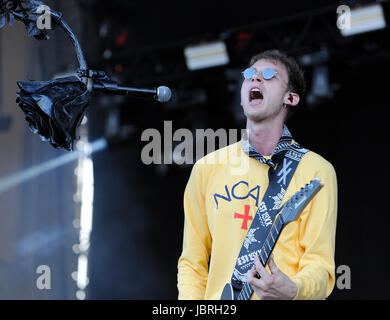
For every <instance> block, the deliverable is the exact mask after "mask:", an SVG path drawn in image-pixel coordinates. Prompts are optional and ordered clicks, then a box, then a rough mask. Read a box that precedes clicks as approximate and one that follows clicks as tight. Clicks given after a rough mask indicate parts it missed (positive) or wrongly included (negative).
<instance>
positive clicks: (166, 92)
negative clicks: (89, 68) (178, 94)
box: [92, 82, 172, 103]
mask: <svg viewBox="0 0 390 320" xmlns="http://www.w3.org/2000/svg"><path fill="white" fill-rule="evenodd" d="M92 87H93V89H96V90H101V91H104V92H107V93H113V94H122V95H128V94H129V93H132V92H135V93H141V94H143V93H145V94H153V95H154V99H156V100H157V101H159V102H161V103H165V102H168V101H169V100H170V99H171V96H172V91H171V89H169V88H168V87H166V86H160V87H158V88H154V89H143V88H133V87H125V86H119V85H118V84H116V83H113V82H100V83H94V84H93V85H92Z"/></svg>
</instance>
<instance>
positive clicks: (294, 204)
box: [221, 178, 322, 300]
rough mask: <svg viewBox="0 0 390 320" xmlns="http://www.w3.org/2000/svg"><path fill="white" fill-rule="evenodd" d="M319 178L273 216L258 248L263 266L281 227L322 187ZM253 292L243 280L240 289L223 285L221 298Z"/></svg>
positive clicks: (242, 296) (247, 296)
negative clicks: (272, 220)
mask: <svg viewBox="0 0 390 320" xmlns="http://www.w3.org/2000/svg"><path fill="white" fill-rule="evenodd" d="M320 181H321V179H320V178H316V179H314V180H312V181H310V183H309V184H306V185H305V187H304V188H301V189H300V190H299V191H298V192H296V193H295V194H294V195H293V196H292V197H291V198H290V199H289V200H288V201H287V202H286V203H285V204H284V205H283V206H282V207H281V208H280V213H279V214H278V215H277V217H276V218H275V222H274V224H273V225H272V227H271V230H270V231H269V233H268V235H267V238H266V239H265V241H264V244H263V246H262V247H261V249H260V254H259V258H260V261H261V263H262V265H263V266H264V267H265V266H266V264H267V261H268V258H269V257H270V255H271V252H272V250H273V248H274V246H275V244H276V241H277V240H278V238H279V235H280V233H281V231H282V229H283V228H284V227H285V226H286V225H287V224H288V223H290V222H291V221H293V220H296V219H298V217H299V215H300V213H301V211H302V210H303V208H304V207H305V206H306V205H307V204H308V203H309V202H310V200H311V199H312V198H313V197H314V195H315V194H316V193H317V192H318V191H319V189H320V188H321V187H322V184H321V183H320ZM252 294H253V289H252V287H251V285H250V284H249V283H247V282H244V283H243V285H242V288H241V290H236V289H234V288H233V286H232V285H231V284H230V283H227V284H226V285H225V288H224V289H223V291H222V295H221V300H249V299H250V298H251V296H252Z"/></svg>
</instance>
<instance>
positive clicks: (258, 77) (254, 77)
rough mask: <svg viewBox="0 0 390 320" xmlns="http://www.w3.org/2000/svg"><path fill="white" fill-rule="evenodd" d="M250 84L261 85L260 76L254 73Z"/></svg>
mask: <svg viewBox="0 0 390 320" xmlns="http://www.w3.org/2000/svg"><path fill="white" fill-rule="evenodd" d="M251 81H252V82H255V81H257V82H260V83H263V79H261V76H260V75H259V73H257V72H256V73H255V75H254V76H253V77H252V79H251Z"/></svg>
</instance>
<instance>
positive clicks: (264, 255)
mask: <svg viewBox="0 0 390 320" xmlns="http://www.w3.org/2000/svg"><path fill="white" fill-rule="evenodd" d="M283 227H284V222H283V218H282V216H281V215H279V216H278V217H277V218H276V220H275V223H274V225H273V226H272V228H271V230H270V232H269V233H268V235H267V238H266V239H265V241H264V244H263V246H262V247H261V249H260V253H259V258H260V262H261V264H262V265H263V266H264V267H265V266H266V264H267V261H268V258H269V257H270V255H271V252H272V250H273V248H274V246H275V243H276V241H277V240H278V238H279V235H280V233H281V231H282V229H283ZM252 294H253V289H252V287H251V285H250V284H249V283H248V282H245V283H244V284H243V286H242V289H241V292H240V294H239V295H238V296H237V300H249V299H250V298H251V296H252Z"/></svg>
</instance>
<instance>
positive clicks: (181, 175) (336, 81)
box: [89, 1, 390, 299]
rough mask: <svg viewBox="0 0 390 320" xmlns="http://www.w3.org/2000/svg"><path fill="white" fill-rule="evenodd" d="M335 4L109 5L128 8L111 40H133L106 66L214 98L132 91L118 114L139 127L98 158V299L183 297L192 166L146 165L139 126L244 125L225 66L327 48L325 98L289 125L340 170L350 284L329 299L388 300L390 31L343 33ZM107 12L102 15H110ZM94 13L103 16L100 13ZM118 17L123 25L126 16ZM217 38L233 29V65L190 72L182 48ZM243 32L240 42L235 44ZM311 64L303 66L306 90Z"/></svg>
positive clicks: (341, 257) (94, 250)
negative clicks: (173, 98)
mask: <svg viewBox="0 0 390 320" xmlns="http://www.w3.org/2000/svg"><path fill="white" fill-rule="evenodd" d="M337 4H340V3H339V2H333V3H332V2H331V1H322V2H321V1H316V2H306V1H300V2H295V1H294V2H285V1H283V2H281V1H272V2H269V1H267V2H261V3H260V2H257V3H255V2H248V1H240V2H239V3H237V2H232V3H218V2H215V3H214V2H213V3H211V2H208V3H201V2H196V1H194V2H169V3H168V2H167V3H160V5H158V4H156V5H155V6H154V5H149V4H146V3H145V6H147V7H148V8H146V7H144V6H143V5H139V4H137V5H136V6H133V7H132V5H130V4H128V5H126V4H124V3H123V4H122V5H121V4H120V2H119V1H118V2H115V1H113V2H112V5H113V8H118V7H120V8H128V11H126V10H125V9H123V10H116V9H111V10H109V11H110V12H112V13H113V15H112V16H113V17H115V18H113V19H114V20H115V22H113V23H112V25H111V26H112V28H113V30H115V31H112V33H111V36H112V39H109V40H107V42H106V46H107V47H109V44H108V43H110V41H113V40H114V39H115V35H118V34H121V32H122V31H123V30H127V31H128V33H129V37H130V38H129V42H131V44H127V45H126V44H125V45H124V47H123V48H119V49H115V48H114V49H113V50H114V54H113V58H112V59H110V60H109V61H104V62H102V63H103V65H104V66H105V67H108V68H109V67H112V66H113V64H114V63H116V64H123V66H124V70H125V73H126V75H120V78H121V79H123V82H127V83H135V84H138V85H139V86H153V85H159V84H166V85H169V86H170V87H171V88H173V90H177V91H178V92H179V93H180V92H185V91H186V90H187V92H188V95H190V92H191V89H197V88H201V89H202V90H204V91H205V93H206V96H207V101H204V102H203V103H196V98H195V97H194V98H193V100H195V102H194V103H188V104H187V105H185V103H183V105H180V103H179V102H178V103H177V104H176V105H174V106H169V107H168V106H164V105H161V104H158V103H148V104H147V103H146V102H142V103H140V102H138V101H135V100H131V99H129V100H126V101H125V102H124V104H123V106H122V107H121V112H122V114H123V117H122V118H121V120H122V121H124V122H125V123H126V124H129V123H130V124H133V125H135V127H136V128H137V131H136V133H134V135H133V136H132V137H133V138H134V140H133V141H132V142H128V141H127V144H126V145H119V146H118V147H116V148H114V149H113V150H111V151H107V152H103V153H99V154H96V155H95V156H94V163H95V179H96V180H95V185H96V193H95V197H96V200H95V211H94V217H95V218H94V232H93V238H92V246H91V255H90V259H91V260H90V261H91V284H90V286H89V295H90V297H91V298H135V299H150V298H157V299H172V298H173V299H174V298H176V294H177V290H176V271H177V269H176V267H177V259H178V257H179V255H180V252H181V240H182V226H183V212H182V197H183V190H184V187H185V185H186V182H187V179H188V177H189V174H190V171H191V167H188V166H187V167H179V166H175V165H170V166H168V168H163V167H162V166H158V165H149V166H146V165H144V164H143V163H142V162H141V159H140V152H141V149H142V147H143V146H144V145H145V143H141V142H140V132H142V129H144V128H159V129H160V130H161V132H162V125H163V121H164V120H172V121H173V127H174V130H175V128H182V127H183V128H214V129H218V128H243V127H244V125H243V123H244V122H243V121H242V118H240V116H239V115H237V114H239V111H238V112H237V108H238V109H240V106H239V102H238V100H237V99H238V98H237V94H238V92H239V88H240V86H239V81H238V78H237V76H234V75H233V76H230V77H229V73H228V72H227V71H231V73H233V74H234V72H235V71H236V70H237V69H238V70H242V69H243V67H244V66H245V65H246V63H247V62H248V58H249V57H250V56H251V55H252V54H253V53H256V52H259V51H261V50H265V49H269V48H278V49H281V50H284V51H286V52H288V53H290V54H292V55H294V56H295V57H296V58H297V59H299V57H301V56H302V55H304V54H315V53H317V52H323V51H324V50H325V51H327V52H328V58H327V59H325V61H323V62H321V61H320V62H319V63H318V65H321V64H323V65H325V66H326V67H327V68H328V72H329V96H325V97H321V96H319V97H316V99H315V102H313V103H308V102H307V101H306V100H304V101H303V102H302V103H301V104H300V106H299V107H298V108H297V111H296V113H295V114H294V115H293V116H292V118H291V119H290V120H289V121H288V126H289V128H290V130H291V131H292V132H293V134H294V137H296V139H297V140H298V141H299V142H300V143H301V144H302V145H304V146H305V147H307V148H309V149H311V150H313V151H315V152H318V153H319V154H321V155H322V156H323V157H325V158H326V159H328V160H329V161H330V162H331V163H332V164H333V165H334V167H335V169H336V172H337V176H338V187H339V210H338V224H337V241H336V266H340V265H347V266H349V267H350V269H351V289H350V290H347V289H345V290H340V289H338V288H337V287H335V289H334V292H333V293H332V295H331V297H330V298H331V299H355V298H358V299H383V298H389V293H388V290H387V287H388V285H389V281H388V280H387V277H386V269H387V261H388V258H387V254H386V251H387V249H386V248H387V241H386V239H387V237H386V233H387V226H388V224H389V222H390V220H389V217H388V215H387V213H386V211H387V210H386V209H385V208H384V206H383V202H382V201H381V200H382V199H385V197H386V187H385V185H384V182H385V181H386V178H385V174H386V162H387V161H386V159H387V156H386V155H385V152H386V151H385V148H386V147H385V146H386V143H385V141H386V140H385V130H386V129H385V128H386V121H387V118H386V117H385V116H384V113H385V110H386V107H387V105H388V101H387V99H386V95H387V88H388V81H387V76H386V71H385V70H389V69H388V68H389V49H388V45H389V43H388V28H387V29H385V30H381V31H376V32H372V33H367V34H361V35H357V36H353V37H350V38H343V37H341V36H340V35H339V30H337V28H336V24H335V8H336V7H337ZM344 4H349V5H354V4H356V3H355V2H349V3H345V2H344ZM127 6H128V7H127ZM385 8H387V3H386V6H385ZM118 11H120V12H121V13H119V12H118ZM106 12H107V11H105V14H102V16H101V17H100V18H101V19H103V17H104V19H108V17H107V14H106ZM115 12H117V13H116V14H115ZM94 14H95V18H96V20H99V14H96V13H94ZM122 18H124V19H127V21H128V22H127V23H123V24H121V23H120V21H121V20H120V19H122ZM309 21H311V22H309ZM221 34H223V35H224V36H226V43H227V44H228V47H229V49H230V51H229V54H230V58H231V63H230V64H229V65H228V66H224V67H216V68H211V69H206V70H202V71H194V72H190V71H188V70H186V68H185V67H184V56H183V53H182V51H183V46H184V45H186V44H191V43H198V42H200V41H202V40H203V41H206V40H211V39H216V38H218V37H219V38H220V37H221ZM243 36H244V38H245V40H246V42H245V43H244V44H242V43H241V42H240V40H239V39H240V37H243ZM245 36H247V37H245ZM145 55H147V57H145ZM116 57H117V58H116ZM135 60H137V61H138V64H137V66H135V64H136V63H135V62H134V61H135ZM313 60H314V59H313ZM158 64H159V65H161V66H162V67H161V68H160V69H159V70H160V73H157V72H155V73H154V74H155V77H153V69H152V68H153V66H155V65H158ZM129 65H130V66H131V67H128V66H129ZM315 66H316V65H315V63H313V65H309V66H305V72H306V76H307V80H308V92H309V93H310V88H311V86H312V78H311V77H312V75H313V70H314V67H315ZM114 68H115V67H114ZM155 69H157V68H156V67H155ZM148 70H150V71H149V72H148ZM161 70H162V71H161ZM143 79H146V80H143ZM229 88H233V89H231V90H229ZM189 100H191V99H190V98H189ZM91 116H92V117H93V121H92V122H90V123H91V129H92V132H93V133H92V136H94V137H95V138H97V137H99V136H101V135H102V134H103V133H102V131H101V129H102V127H103V125H102V124H101V123H99V119H100V120H101V116H100V115H99V113H98V112H93V113H91ZM189 119H190V120H189ZM191 122H192V123H191ZM195 123H196V124H195Z"/></svg>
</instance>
